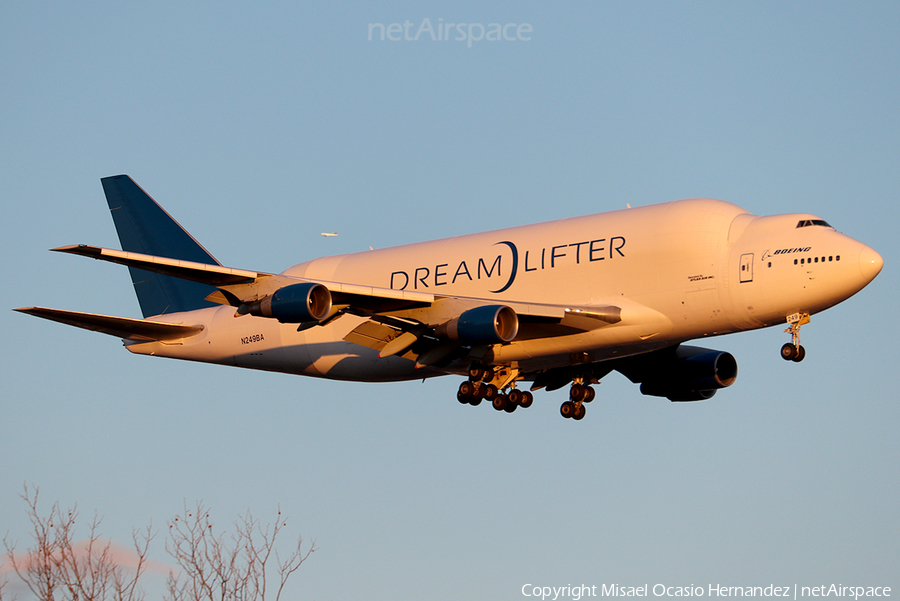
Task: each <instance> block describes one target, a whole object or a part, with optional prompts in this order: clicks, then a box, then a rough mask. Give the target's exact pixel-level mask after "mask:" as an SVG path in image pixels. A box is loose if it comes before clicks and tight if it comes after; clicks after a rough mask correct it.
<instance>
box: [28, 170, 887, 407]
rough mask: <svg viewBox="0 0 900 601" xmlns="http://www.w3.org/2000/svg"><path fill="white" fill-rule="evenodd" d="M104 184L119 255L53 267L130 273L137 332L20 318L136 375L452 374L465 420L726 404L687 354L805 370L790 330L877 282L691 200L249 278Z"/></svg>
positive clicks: (834, 235)
mask: <svg viewBox="0 0 900 601" xmlns="http://www.w3.org/2000/svg"><path fill="white" fill-rule="evenodd" d="M101 183H102V186H103V190H104V193H105V195H106V199H107V203H108V205H109V209H110V211H111V213H112V216H113V221H114V223H115V226H116V230H117V232H118V236H119V240H120V242H121V245H122V250H115V249H108V248H101V247H96V246H88V245H83V244H79V245H72V246H63V247H59V248H54V249H52V250H54V251H57V252H62V253H68V254H74V255H80V256H84V257H91V258H94V259H99V260H102V261H109V262H112V263H118V264H121V265H125V266H127V267H128V269H129V271H130V274H131V279H132V283H133V285H134V289H135V292H136V294H137V297H138V301H139V303H140V307H141V312H142V313H143V318H142V319H131V318H124V317H112V316H107V315H100V314H95V313H80V312H73V311H62V310H57V309H48V308H44V307H24V308H20V309H16V311H21V312H23V313H28V314H31V315H35V316H37V317H41V318H45V319H49V320H52V321H57V322H61V323H64V324H67V325H72V326H77V327H79V328H84V329H87V330H93V331H98V332H102V333H105V334H109V335H112V336H115V337H118V338H121V339H123V342H124V345H125V348H127V349H128V350H129V351H131V352H132V353H137V354H142V355H153V356H159V357H170V358H176V359H186V360H191V361H201V362H207V363H216V364H222V365H231V366H237V367H244V368H251V369H260V370H269V371H274V372H285V373H291V374H299V375H305V376H313V377H321V378H330V379H336V380H354V381H366V382H386V381H403V380H413V379H425V378H431V377H435V376H443V375H448V374H453V375H457V376H462V377H463V378H464V379H463V380H462V382H461V383H460V386H459V390H458V392H457V400H458V401H459V402H460V403H463V404H467V405H473V406H475V405H479V404H480V403H481V402H482V400H488V401H490V403H491V405H492V406H493V407H494V409H496V410H498V411H506V412H509V413H512V412H513V411H515V410H516V409H517V408H519V407H522V408H527V407H529V406H531V404H532V403H533V401H534V395H533V394H532V392H533V391H535V390H540V389H546V390H548V391H552V390H557V389H560V388H563V387H565V386H569V387H570V388H569V398H568V399H567V400H566V401H564V402H563V403H562V405H561V407H560V413H561V415H562V416H563V417H566V418H571V419H574V420H580V419H582V418H583V417H584V416H585V412H586V408H585V405H586V404H587V403H589V402H591V401H592V400H593V399H594V397H595V391H594V388H593V386H592V385H593V384H598V383H599V382H600V380H601V379H602V378H604V377H606V376H607V375H609V374H610V373H611V372H613V371H618V372H620V373H621V374H623V375H625V376H626V377H627V378H628V379H629V380H631V381H632V382H633V383H635V384H639V385H640V391H641V393H643V394H644V395H650V396H657V397H665V398H668V399H669V400H671V401H676V402H681V401H699V400H706V399H709V398H711V397H712V396H713V395H714V394H715V393H716V391H717V390H719V389H722V388H725V387H728V386H730V385H732V384H733V383H734V382H735V380H736V378H737V373H738V368H737V361H736V360H735V358H734V357H733V356H732V355H731V354H730V353H728V352H725V351H718V350H712V349H707V348H702V347H698V346H693V345H687V344H685V343H686V342H689V341H691V340H694V339H698V338H706V337H712V336H720V335H724V334H730V333H735V332H742V331H746V330H753V329H757V328H763V327H769V326H775V325H778V324H781V325H785V324H786V325H787V326H788V327H787V329H786V330H785V332H786V333H788V334H790V336H791V340H790V342H787V343H785V344H784V345H783V346H782V347H781V356H782V357H783V358H784V359H785V360H788V361H795V362H797V361H801V360H803V358H804V357H805V356H806V349H805V348H804V347H803V346H802V345H801V344H800V328H801V326H802V325H805V324H806V323H809V321H810V316H811V315H813V314H815V313H818V312H820V311H823V310H825V309H828V308H829V307H832V306H834V305H836V304H838V303H840V302H842V301H844V300H846V299H847V298H849V297H850V296H852V295H854V294H855V293H857V292H858V291H860V290H861V289H862V288H863V287H865V286H866V285H867V284H868V283H869V282H871V281H872V280H873V279H874V278H875V277H876V276H877V275H878V273H879V272H880V271H881V269H882V266H883V260H882V257H881V256H880V255H879V254H878V253H877V252H876V251H875V250H873V249H871V248H869V247H868V246H866V245H865V244H863V243H861V242H858V241H856V240H854V239H852V238H850V237H848V236H845V235H843V234H841V233H838V232H837V231H836V230H835V229H834V228H833V227H831V226H830V225H829V224H828V223H827V222H826V221H824V220H823V219H821V218H819V217H817V216H815V215H811V214H806V213H794V214H785V215H774V216H756V215H753V214H751V213H749V212H748V211H746V210H744V209H742V208H740V207H738V206H736V205H734V204H730V203H727V202H724V201H720V200H711V199H688V200H678V201H673V202H667V203H662V204H655V205H649V206H644V207H635V208H630V207H629V208H626V209H622V210H617V211H612V212H606V213H599V214H594V215H587V216H584V217H574V218H567V219H559V220H556V221H550V222H546V223H538V224H535V225H525V226H519V227H511V228H506V229H498V230H494V231H489V232H484V233H477V234H469V235H460V236H456V237H452V238H446V239H442V240H435V241H430V242H420V243H416V244H407V245H404V246H396V247H393V248H384V249H378V250H369V251H365V252H359V253H352V254H344V255H338V256H329V257H324V258H318V259H313V260H310V261H306V262H303V263H300V264H298V265H294V266H293V267H289V268H288V269H286V270H285V271H283V272H281V273H262V272H256V271H250V270H244V269H235V268H230V267H225V266H223V265H221V264H220V263H219V262H218V261H217V260H216V259H215V258H213V256H212V255H211V254H210V253H209V252H208V251H207V250H206V249H205V248H204V247H203V246H201V245H200V243H198V242H197V241H196V240H195V239H194V238H193V237H192V236H191V235H190V234H189V233H188V232H187V231H185V230H184V228H182V227H181V226H180V225H179V224H178V223H177V222H176V221H175V220H174V219H173V218H172V217H171V216H169V214H168V213H167V212H166V211H165V210H164V209H163V208H162V207H161V206H160V205H159V204H157V203H156V202H155V201H154V200H153V199H152V198H151V197H150V196H149V195H148V194H147V193H146V192H145V191H144V190H143V189H141V188H140V187H139V186H138V185H137V183H135V182H134V180H132V179H131V178H130V177H129V176H127V175H118V176H113V177H106V178H102V179H101ZM525 383H530V386H524V385H523V384H525Z"/></svg>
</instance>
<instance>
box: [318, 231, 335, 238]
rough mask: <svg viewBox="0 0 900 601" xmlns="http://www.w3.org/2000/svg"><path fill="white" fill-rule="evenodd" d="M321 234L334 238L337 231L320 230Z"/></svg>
mask: <svg viewBox="0 0 900 601" xmlns="http://www.w3.org/2000/svg"><path fill="white" fill-rule="evenodd" d="M321 235H322V236H325V237H326V238H334V237H335V236H337V232H322V234H321Z"/></svg>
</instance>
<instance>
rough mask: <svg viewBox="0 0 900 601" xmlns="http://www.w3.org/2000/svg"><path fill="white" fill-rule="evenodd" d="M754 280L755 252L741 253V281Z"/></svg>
mask: <svg viewBox="0 0 900 601" xmlns="http://www.w3.org/2000/svg"><path fill="white" fill-rule="evenodd" d="M752 281H753V253H750V254H746V255H741V283H742V284H743V283H744V282H752Z"/></svg>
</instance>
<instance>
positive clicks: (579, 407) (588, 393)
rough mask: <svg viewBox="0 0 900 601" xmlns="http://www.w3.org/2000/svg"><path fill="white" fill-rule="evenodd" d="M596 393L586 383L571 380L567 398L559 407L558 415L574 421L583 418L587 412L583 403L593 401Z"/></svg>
mask: <svg viewBox="0 0 900 601" xmlns="http://www.w3.org/2000/svg"><path fill="white" fill-rule="evenodd" d="M596 394H597V392H596V391H595V390H594V389H593V388H592V387H590V386H588V385H587V384H581V383H579V382H573V383H572V388H570V389H569V400H568V401H566V402H565V403H563V404H562V406H561V407H560V408H559V413H560V415H562V416H563V417H565V418H571V419H574V420H576V421H578V420H582V419H584V414H585V413H586V412H587V410H586V409H585V407H584V404H585V403H590V402H591V401H593V400H594V397H595V396H596Z"/></svg>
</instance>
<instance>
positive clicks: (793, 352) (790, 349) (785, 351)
mask: <svg viewBox="0 0 900 601" xmlns="http://www.w3.org/2000/svg"><path fill="white" fill-rule="evenodd" d="M799 348H800V347H796V346H794V345H793V344H791V343H790V342H785V343H784V346H782V347H781V358H782V359H784V360H785V361H793V360H794V357H796V356H797V355H798V354H799V350H798V349H799Z"/></svg>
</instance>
